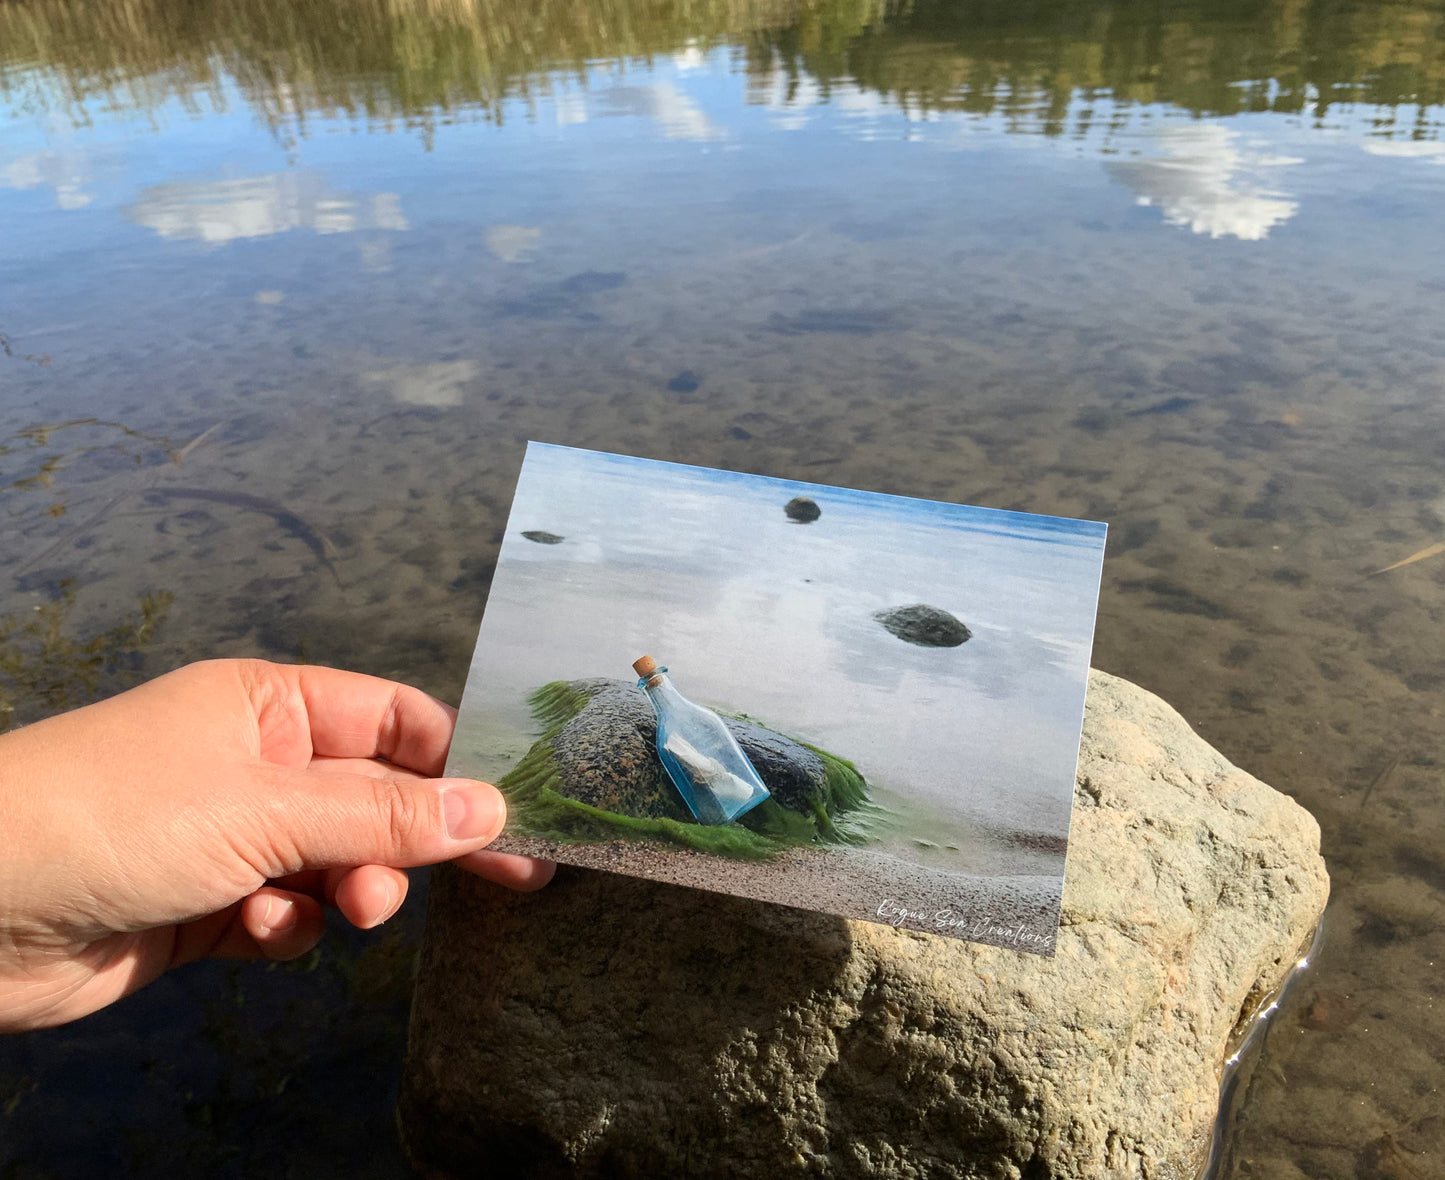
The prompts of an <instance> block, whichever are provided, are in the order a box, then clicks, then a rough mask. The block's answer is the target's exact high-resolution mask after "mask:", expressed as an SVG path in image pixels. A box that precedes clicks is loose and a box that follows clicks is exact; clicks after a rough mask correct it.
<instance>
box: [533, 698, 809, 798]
mask: <svg viewBox="0 0 1445 1180" xmlns="http://www.w3.org/2000/svg"><path fill="white" fill-rule="evenodd" d="M568 687H570V688H573V689H575V690H577V691H578V692H581V693H585V694H587V696H588V701H587V704H586V705H585V706H584V707H583V709H582V711H581V712H580V713H578V714H577V716H575V717H573V718H572V720H571V721H569V722H567V724H566V725H564V726H563V727H562V729H561V731H560V732H559V733H558V734H557V736H556V737H554V738H553V739H552V749H553V753H554V754H555V755H556V758H557V764H558V769H559V770H560V771H561V776H562V782H561V784H560V786H559V790H561V791H562V792H564V793H565V794H567V795H568V796H570V797H571V798H573V799H577V800H579V801H581V802H583V803H588V804H591V805H592V806H593V807H601V808H604V809H606V810H608V811H617V812H621V813H622V814H624V815H637V816H670V817H671V818H673V819H678V820H683V821H685V822H689V823H690V822H692V817H691V815H690V814H689V812H688V810H687V806H686V805H685V804H684V803H683V801H682V798H681V796H679V795H678V793H677V788H676V787H674V786H673V785H672V781H671V780H670V779H669V778H668V777H667V772H666V771H664V770H663V769H662V764H661V763H660V762H659V761H658V760H657V715H656V714H655V713H653V711H652V706H651V705H650V704H649V703H648V700H647V697H646V696H644V695H643V694H642V693H641V692H639V691H638V690H637V689H636V688H634V687H633V686H632V685H631V684H629V683H626V682H624V681H621V680H609V679H606V678H597V679H594V680H574V681H571V682H570V684H569V686H568ZM723 724H725V725H726V726H727V727H728V729H729V730H731V731H732V735H733V737H735V738H737V740H738V744H739V745H740V746H741V747H742V748H743V753H745V754H746V755H747V756H748V759H749V760H750V761H751V762H752V764H753V766H754V767H755V768H756V769H757V772H758V774H759V775H760V776H761V777H762V780H763V782H764V783H766V784H767V787H768V789H769V790H770V791H771V792H772V795H773V798H774V799H776V800H777V801H778V802H779V803H780V804H782V805H783V806H784V807H789V808H792V809H793V810H794V811H800V812H806V811H807V810H808V809H809V807H810V806H814V805H818V806H821V805H822V801H823V797H824V795H825V793H826V791H827V784H828V770H827V767H826V766H824V764H823V760H822V758H820V757H819V756H818V755H817V754H815V753H813V751H811V750H809V749H807V748H806V747H804V746H801V745H799V744H798V743H797V742H795V741H793V740H792V739H791V738H788V737H785V736H784V735H783V734H780V733H774V732H773V731H772V730H770V729H765V728H763V727H762V726H761V725H755V724H753V723H752V722H750V721H739V720H737V719H736V718H732V717H724V718H723Z"/></svg>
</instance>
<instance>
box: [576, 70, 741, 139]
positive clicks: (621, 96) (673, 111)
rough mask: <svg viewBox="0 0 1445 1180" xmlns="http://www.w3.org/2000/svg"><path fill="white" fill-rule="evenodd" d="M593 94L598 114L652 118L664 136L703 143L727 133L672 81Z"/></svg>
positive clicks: (616, 88)
mask: <svg viewBox="0 0 1445 1180" xmlns="http://www.w3.org/2000/svg"><path fill="white" fill-rule="evenodd" d="M597 97H598V102H599V105H600V107H601V111H600V113H601V114H604V115H634V116H638V117H640V118H645V119H652V120H654V121H655V122H656V123H658V124H659V125H660V126H661V128H662V134H663V136H664V137H665V138H667V139H689V140H694V141H698V142H707V141H709V140H717V139H725V138H726V137H727V132H726V131H725V130H723V128H721V127H719V126H718V125H717V124H716V123H714V122H713V121H712V120H711V119H709V118H708V117H707V115H706V113H705V112H704V111H703V110H702V108H701V107H699V106H698V105H697V103H695V102H693V101H692V99H691V98H689V97H688V96H687V95H686V94H685V93H683V91H681V90H680V89H678V87H677V86H676V85H675V84H674V83H672V82H666V81H664V82H657V83H655V84H653V85H651V86H615V87H613V88H612V89H610V90H604V91H602V92H601V93H600V94H599V95H598V96H597Z"/></svg>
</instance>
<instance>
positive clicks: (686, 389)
mask: <svg viewBox="0 0 1445 1180" xmlns="http://www.w3.org/2000/svg"><path fill="white" fill-rule="evenodd" d="M701 384H702V378H701V377H699V376H698V375H697V374H696V373H694V372H693V371H692V370H691V369H684V370H683V371H682V372H681V373H679V374H678V375H677V376H676V377H674V378H673V379H672V380H671V381H669V382H668V383H667V388H668V389H669V390H671V391H672V392H673V393H692V392H694V391H695V390H696V389H697V387H698V386H699V385H701Z"/></svg>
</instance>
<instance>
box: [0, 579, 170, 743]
mask: <svg viewBox="0 0 1445 1180" xmlns="http://www.w3.org/2000/svg"><path fill="white" fill-rule="evenodd" d="M174 601H175V597H174V595H172V594H171V593H170V591H168V590H157V591H156V592H155V593H153V594H147V595H145V596H144V597H142V598H141V600H140V602H139V604H138V606H137V609H136V611H135V613H133V614H132V615H130V616H129V617H128V618H126V619H125V620H124V621H123V622H121V623H119V624H117V625H116V626H114V627H111V628H109V629H108V630H105V631H101V632H99V633H98V634H95V635H92V636H90V637H89V638H85V639H76V638H73V637H72V636H71V635H69V634H67V627H66V624H67V623H68V621H69V618H70V612H71V610H72V608H73V607H74V606H75V590H74V588H73V587H71V586H70V585H68V584H65V583H62V586H61V596H60V597H59V598H58V599H56V600H55V601H54V602H46V603H41V604H40V605H39V606H37V607H35V608H34V610H33V611H32V612H31V613H30V614H28V615H20V616H16V615H4V616H0V733H4V732H5V730H7V729H9V728H10V726H11V724H12V722H13V721H14V720H15V715H16V713H17V712H22V713H23V714H24V716H23V717H22V718H21V719H22V720H34V719H38V718H39V717H44V716H49V715H50V714H52V713H58V712H60V711H61V710H62V709H69V708H73V707H75V706H76V705H83V704H85V703H86V702H87V701H89V700H91V699H92V698H93V697H94V696H95V694H96V692H97V691H98V690H99V688H100V685H101V682H102V680H104V679H105V678H107V677H109V676H113V675H115V674H116V673H117V672H119V671H121V670H122V669H123V666H124V664H125V662H126V661H127V659H128V658H129V657H131V656H133V655H135V654H136V653H138V652H139V651H140V650H141V649H142V648H144V647H146V646H147V645H148V644H149V643H150V641H151V639H152V638H153V637H154V635H155V632H156V628H157V627H159V626H160V624H161V623H162V622H163V621H164V620H165V617H166V614H167V613H168V612H169V611H170V608H171V603H172V602H174Z"/></svg>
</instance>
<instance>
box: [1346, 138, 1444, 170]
mask: <svg viewBox="0 0 1445 1180" xmlns="http://www.w3.org/2000/svg"><path fill="white" fill-rule="evenodd" d="M1365 151H1367V152H1369V153H1370V155H1372V156H1394V157H1396V158H1397V159H1405V160H1424V161H1426V162H1427V163H1430V164H1445V143H1442V142H1441V141H1440V140H1438V139H1429V140H1399V139H1368V140H1366V141H1365Z"/></svg>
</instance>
